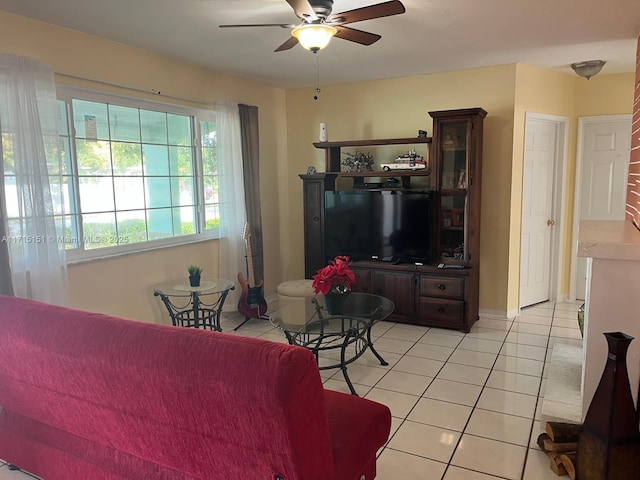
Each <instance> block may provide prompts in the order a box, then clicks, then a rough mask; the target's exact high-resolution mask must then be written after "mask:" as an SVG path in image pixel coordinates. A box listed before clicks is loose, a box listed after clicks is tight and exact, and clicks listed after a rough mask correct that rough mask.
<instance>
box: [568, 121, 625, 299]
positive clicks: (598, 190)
mask: <svg viewBox="0 0 640 480" xmlns="http://www.w3.org/2000/svg"><path fill="white" fill-rule="evenodd" d="M579 137H580V138H581V141H580V144H579V146H578V148H579V150H578V152H579V153H578V171H579V183H577V185H576V187H577V189H578V191H577V192H576V198H577V199H579V201H578V202H577V206H576V209H575V210H576V213H577V215H578V219H577V221H578V222H579V221H580V220H624V210H625V204H626V199H627V176H628V173H629V152H630V148H631V115H615V116H601V117H588V118H581V119H580V132H579ZM576 180H578V178H576ZM576 260H577V262H576V277H575V286H576V287H575V289H576V295H575V296H576V298H577V299H581V300H583V299H584V298H585V288H586V281H585V279H586V272H587V267H586V265H587V259H586V258H583V257H576Z"/></svg>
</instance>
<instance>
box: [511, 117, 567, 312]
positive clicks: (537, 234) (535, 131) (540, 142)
mask: <svg viewBox="0 0 640 480" xmlns="http://www.w3.org/2000/svg"><path fill="white" fill-rule="evenodd" d="M557 142H558V124H557V122H554V121H547V120H542V119H535V118H530V117H527V121H526V125H525V145H524V171H523V191H522V236H521V247H520V248H521V250H520V307H521V308H522V307H527V306H529V305H533V304H535V303H540V302H544V301H546V300H548V299H549V282H550V279H549V273H550V271H551V229H552V228H553V227H554V224H555V220H554V219H553V218H552V211H553V186H554V184H553V178H554V171H555V160H556V156H557V152H558V143H557Z"/></svg>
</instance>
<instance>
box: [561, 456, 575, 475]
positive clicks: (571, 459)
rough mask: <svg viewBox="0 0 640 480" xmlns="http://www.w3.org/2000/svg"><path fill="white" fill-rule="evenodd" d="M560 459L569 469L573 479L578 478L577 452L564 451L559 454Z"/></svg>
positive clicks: (568, 472)
mask: <svg viewBox="0 0 640 480" xmlns="http://www.w3.org/2000/svg"><path fill="white" fill-rule="evenodd" d="M558 460H560V463H561V464H562V466H563V467H564V469H565V470H566V471H567V474H568V475H569V478H570V479H571V480H576V463H577V462H576V452H572V453H569V452H567V453H562V454H560V455H559V456H558Z"/></svg>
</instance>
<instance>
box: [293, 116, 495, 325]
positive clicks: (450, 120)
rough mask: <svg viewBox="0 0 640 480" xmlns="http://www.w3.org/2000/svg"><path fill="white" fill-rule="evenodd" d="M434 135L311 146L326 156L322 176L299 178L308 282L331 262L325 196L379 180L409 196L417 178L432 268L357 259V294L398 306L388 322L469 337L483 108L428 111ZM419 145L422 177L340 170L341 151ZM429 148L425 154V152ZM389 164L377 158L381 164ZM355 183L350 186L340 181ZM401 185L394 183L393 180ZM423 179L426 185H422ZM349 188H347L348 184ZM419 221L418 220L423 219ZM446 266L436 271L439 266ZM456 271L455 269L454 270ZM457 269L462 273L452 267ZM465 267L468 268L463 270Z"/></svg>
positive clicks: (474, 313) (473, 316) (474, 303)
mask: <svg viewBox="0 0 640 480" xmlns="http://www.w3.org/2000/svg"><path fill="white" fill-rule="evenodd" d="M429 115H431V117H432V118H433V137H414V138H395V139H378V140H355V141H343V142H321V143H314V146H315V147H316V148H322V149H324V150H325V172H324V173H316V174H313V175H300V178H301V179H302V181H303V198H304V241H305V277H306V278H311V277H312V276H313V275H314V274H315V273H316V271H317V270H318V269H320V268H322V267H323V266H325V265H326V264H327V260H328V259H327V258H326V255H325V243H324V242H325V240H324V239H325V226H324V209H325V205H324V201H325V192H326V191H334V190H337V189H339V188H342V189H345V188H347V189H348V188H353V189H358V188H364V187H366V186H367V184H366V183H365V179H368V178H374V179H378V182H376V184H377V186H378V188H379V189H382V190H388V189H394V190H404V191H407V190H412V187H413V188H415V186H412V179H413V178H416V177H417V178H416V179H417V180H418V179H419V177H425V178H426V179H427V180H428V185H426V186H421V187H420V188H419V190H429V191H431V192H432V193H433V197H434V201H435V202H434V215H433V216H432V219H433V225H432V229H433V232H434V243H433V250H434V252H433V259H432V262H431V263H429V264H424V265H421V264H412V263H411V264H407V263H405V264H403V263H401V264H393V263H389V262H382V261H358V262H354V263H353V264H352V265H351V266H352V268H353V270H354V272H355V273H356V284H355V285H354V287H353V289H354V291H362V292H370V293H376V294H379V295H383V296H385V297H387V298H389V299H391V300H392V301H393V302H394V304H395V310H394V313H393V314H392V315H391V316H390V317H389V320H392V321H396V322H402V323H410V324H418V325H426V326H433V327H443V328H452V329H458V330H462V331H465V332H468V331H469V330H470V329H471V326H472V325H473V323H474V322H475V321H476V320H477V319H478V291H479V285H478V284H479V270H480V265H479V263H480V262H479V260H480V258H479V257H480V189H481V173H482V123H483V119H484V117H485V116H486V115H487V112H486V111H484V110H483V109H482V108H469V109H462V110H446V111H437V112H429ZM389 145H411V146H415V150H416V152H417V153H418V154H421V155H423V156H424V157H425V159H429V160H428V166H427V168H426V169H425V170H424V171H422V170H417V171H412V170H393V171H390V172H384V171H373V172H370V171H369V172H342V171H341V154H342V153H343V152H342V149H343V148H348V147H361V146H368V147H372V146H389ZM423 147H426V152H425V153H423V151H422V150H421V148H423ZM386 160H392V159H378V160H377V161H378V163H380V162H384V161H386ZM343 178H344V179H350V184H349V181H348V180H340V181H339V179H343ZM390 178H396V179H398V178H399V179H400V181H399V182H398V183H389V182H388V179H390ZM424 180H425V179H422V181H424ZM345 183H347V185H345ZM416 221H420V219H419V218H417V219H416ZM441 263H443V264H445V266H446V267H447V268H438V265H439V264H441ZM449 267H454V268H449ZM455 267H458V268H455ZM459 267H463V268H459Z"/></svg>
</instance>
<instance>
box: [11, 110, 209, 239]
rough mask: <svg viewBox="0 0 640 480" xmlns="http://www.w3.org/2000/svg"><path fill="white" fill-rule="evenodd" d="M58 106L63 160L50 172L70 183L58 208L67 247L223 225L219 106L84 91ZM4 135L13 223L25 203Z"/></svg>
mask: <svg viewBox="0 0 640 480" xmlns="http://www.w3.org/2000/svg"><path fill="white" fill-rule="evenodd" d="M129 103H130V102H129ZM58 106H59V108H58V118H59V131H60V135H59V147H60V152H61V156H62V162H61V163H60V165H58V166H54V165H51V166H50V174H51V175H52V177H51V178H60V176H58V175H60V174H61V178H62V183H61V184H60V182H59V181H58V182H54V183H53V184H52V186H51V188H52V189H58V191H59V189H60V188H62V189H63V191H64V195H63V197H64V205H57V206H56V208H55V210H56V220H57V221H58V222H59V223H61V224H63V229H61V231H64V237H63V238H60V239H58V241H64V242H65V246H66V248H67V249H70V250H81V251H84V250H95V249H100V248H105V247H118V246H121V247H123V246H125V245H132V244H139V243H142V242H150V241H156V240H166V239H171V238H175V237H179V236H184V235H191V234H199V233H203V232H205V231H210V232H215V231H216V230H217V228H218V226H219V223H220V215H219V207H218V186H219V183H218V162H217V156H216V126H215V121H213V120H212V118H214V117H213V112H207V114H208V115H206V116H207V118H204V117H203V118H200V116H198V115H196V114H189V112H187V113H174V112H167V111H160V110H152V109H149V108H138V107H136V106H129V105H118V104H116V102H114V103H111V102H103V101H93V100H86V99H79V98H68V99H61V100H59V101H58ZM2 140H3V142H2V146H3V156H4V159H5V173H6V176H5V190H7V192H8V194H7V207H8V213H9V215H8V216H9V223H10V224H11V219H12V218H14V219H15V218H17V217H18V216H20V209H19V208H18V197H17V195H16V185H15V183H16V182H15V176H13V163H12V162H13V160H12V155H11V148H12V146H11V138H10V136H9V135H3V139H2ZM62 212H64V214H63V215H62ZM165 243H166V242H165ZM131 248H132V247H129V248H128V249H129V250H130V249H131Z"/></svg>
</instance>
